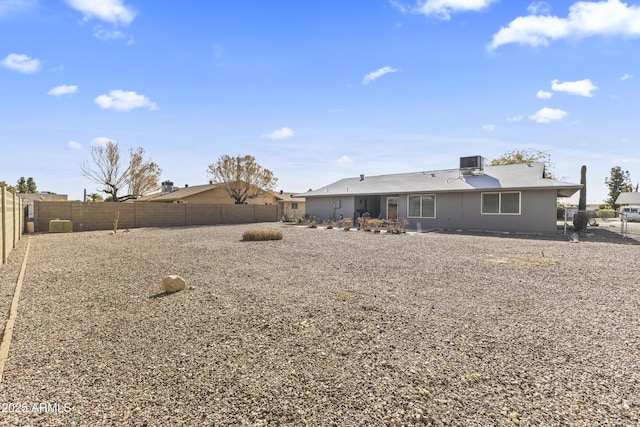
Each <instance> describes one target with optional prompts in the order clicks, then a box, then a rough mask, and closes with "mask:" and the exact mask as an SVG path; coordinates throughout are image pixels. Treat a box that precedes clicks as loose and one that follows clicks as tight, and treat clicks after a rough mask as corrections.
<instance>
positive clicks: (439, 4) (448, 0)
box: [401, 0, 495, 21]
mask: <svg viewBox="0 0 640 427" xmlns="http://www.w3.org/2000/svg"><path fill="white" fill-rule="evenodd" d="M494 1H495V0H426V1H418V2H417V5H416V7H414V8H410V9H409V10H411V11H412V12H413V13H421V14H424V15H427V16H436V17H438V18H440V19H443V20H445V21H448V20H449V19H451V14H452V13H456V12H469V11H472V12H477V11H480V10H482V9H485V8H487V7H489V5H490V4H491V3H493V2H494ZM401 10H402V9H401Z"/></svg>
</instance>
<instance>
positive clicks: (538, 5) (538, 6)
mask: <svg viewBox="0 0 640 427" xmlns="http://www.w3.org/2000/svg"><path fill="white" fill-rule="evenodd" d="M549 11H551V6H550V5H549V3H547V2H544V1H538V2H535V3H531V4H530V5H529V6H527V12H529V13H530V14H531V15H540V14H543V13H544V14H546V13H549Z"/></svg>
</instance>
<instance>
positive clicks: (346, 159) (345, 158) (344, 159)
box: [336, 155, 353, 166]
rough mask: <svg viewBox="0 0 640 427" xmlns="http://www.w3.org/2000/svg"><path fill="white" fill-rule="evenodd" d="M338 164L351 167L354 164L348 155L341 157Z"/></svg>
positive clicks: (337, 161)
mask: <svg viewBox="0 0 640 427" xmlns="http://www.w3.org/2000/svg"><path fill="white" fill-rule="evenodd" d="M336 163H337V164H339V165H341V166H344V165H350V164H353V159H352V158H351V157H349V156H347V155H344V156H342V157H340V158H339V159H338V160H336Z"/></svg>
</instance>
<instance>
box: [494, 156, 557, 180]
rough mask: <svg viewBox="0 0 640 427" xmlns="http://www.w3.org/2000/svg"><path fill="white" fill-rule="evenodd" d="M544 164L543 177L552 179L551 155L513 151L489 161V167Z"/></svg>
mask: <svg viewBox="0 0 640 427" xmlns="http://www.w3.org/2000/svg"><path fill="white" fill-rule="evenodd" d="M536 162H543V163H544V177H545V178H551V179H553V178H554V176H553V172H552V169H553V164H552V163H551V155H550V154H549V153H545V152H544V151H539V150H533V149H529V150H513V151H510V152H508V153H505V154H503V155H502V156H500V157H498V158H496V159H493V160H491V162H489V166H499V165H514V164H521V163H536Z"/></svg>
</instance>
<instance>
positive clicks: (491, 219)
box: [297, 156, 582, 232]
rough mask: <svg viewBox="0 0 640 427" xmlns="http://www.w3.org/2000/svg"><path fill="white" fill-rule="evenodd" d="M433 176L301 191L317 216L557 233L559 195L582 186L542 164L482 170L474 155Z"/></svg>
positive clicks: (432, 226)
mask: <svg viewBox="0 0 640 427" xmlns="http://www.w3.org/2000/svg"><path fill="white" fill-rule="evenodd" d="M460 165H461V167H460V168H458V169H447V170H437V171H425V172H415V173H404V174H395V175H380V176H367V177H365V176H364V175H360V177H358V178H346V179H342V180H340V181H337V182H335V183H333V184H329V185H327V186H325V187H322V188H320V189H318V190H315V191H309V192H307V193H304V194H299V195H297V196H298V197H302V196H304V197H305V199H306V212H307V213H308V214H309V215H312V216H316V217H319V218H321V219H324V218H331V219H339V218H340V217H345V218H350V217H351V218H352V217H358V216H360V215H362V214H363V213H365V212H367V213H369V215H370V217H372V218H382V219H389V220H393V219H397V218H406V219H407V220H408V221H409V228H411V229H417V230H428V229H467V230H499V231H513V232H555V231H556V230H557V219H556V217H557V201H558V200H557V198H558V197H570V196H572V195H573V194H575V193H576V192H577V191H578V190H580V188H581V187H582V186H581V185H580V184H571V183H567V182H560V181H554V180H552V179H549V178H544V170H545V165H544V163H528V164H514V165H502V166H486V167H485V166H484V160H483V159H482V157H480V156H473V157H463V158H461V159H460Z"/></svg>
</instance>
